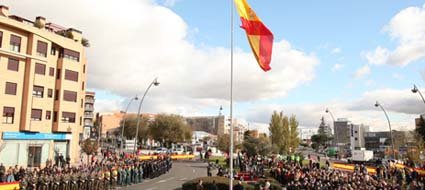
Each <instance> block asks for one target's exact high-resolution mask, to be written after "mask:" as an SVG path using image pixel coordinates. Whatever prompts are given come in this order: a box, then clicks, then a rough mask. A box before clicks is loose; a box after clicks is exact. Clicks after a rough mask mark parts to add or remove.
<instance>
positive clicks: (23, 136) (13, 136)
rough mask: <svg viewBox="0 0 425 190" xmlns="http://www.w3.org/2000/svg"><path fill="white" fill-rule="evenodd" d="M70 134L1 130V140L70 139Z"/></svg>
mask: <svg viewBox="0 0 425 190" xmlns="http://www.w3.org/2000/svg"><path fill="white" fill-rule="evenodd" d="M70 139H71V134H63V133H59V134H55V133H26V132H3V140H70Z"/></svg>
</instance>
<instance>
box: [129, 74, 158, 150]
mask: <svg viewBox="0 0 425 190" xmlns="http://www.w3.org/2000/svg"><path fill="white" fill-rule="evenodd" d="M152 85H155V86H158V85H159V82H158V78H155V79H153V81H152V82H151V84H149V86H148V88H147V89H146V91H145V93H144V94H143V97H142V100H141V101H140V103H139V109H138V111H137V124H136V138H135V139H134V149H133V153H134V154H135V153H136V148H137V138H138V137H139V124H140V111H141V109H142V104H143V100H144V99H145V96H146V94H147V93H148V91H149V89H150V88H151V87H152Z"/></svg>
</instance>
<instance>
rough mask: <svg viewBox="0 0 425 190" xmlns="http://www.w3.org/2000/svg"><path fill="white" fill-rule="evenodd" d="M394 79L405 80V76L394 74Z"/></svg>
mask: <svg viewBox="0 0 425 190" xmlns="http://www.w3.org/2000/svg"><path fill="white" fill-rule="evenodd" d="M392 77H393V78H394V79H397V80H403V79H404V77H403V75H400V74H398V73H393V75H392Z"/></svg>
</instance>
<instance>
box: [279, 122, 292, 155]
mask: <svg viewBox="0 0 425 190" xmlns="http://www.w3.org/2000/svg"><path fill="white" fill-rule="evenodd" d="M282 123H283V134H282V138H283V143H282V145H281V147H280V150H281V151H280V152H281V153H286V154H287V153H289V147H290V143H289V142H290V141H291V140H290V129H289V118H288V117H287V116H283V118H282Z"/></svg>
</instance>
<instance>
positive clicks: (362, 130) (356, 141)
mask: <svg viewBox="0 0 425 190" xmlns="http://www.w3.org/2000/svg"><path fill="white" fill-rule="evenodd" d="M367 132H369V126H366V125H363V124H360V125H351V135H350V136H351V138H350V140H351V141H350V144H351V149H353V150H360V149H361V148H365V134H366V133H367Z"/></svg>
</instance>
